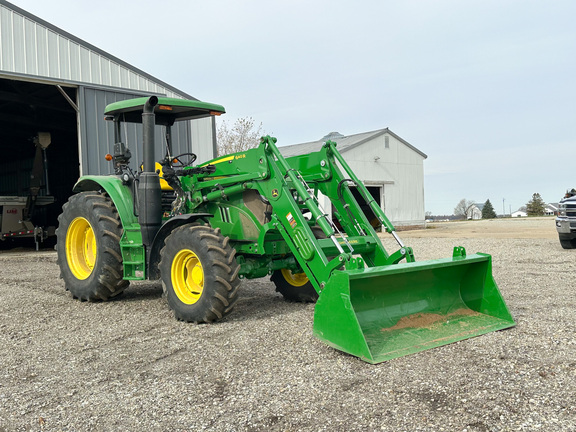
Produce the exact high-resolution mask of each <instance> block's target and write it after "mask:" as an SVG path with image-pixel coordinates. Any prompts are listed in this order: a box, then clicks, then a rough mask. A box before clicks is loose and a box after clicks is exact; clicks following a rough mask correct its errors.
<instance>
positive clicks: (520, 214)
mask: <svg viewBox="0 0 576 432" xmlns="http://www.w3.org/2000/svg"><path fill="white" fill-rule="evenodd" d="M510 216H511V217H526V216H528V213H526V211H525V210H516V211H515V212H514V213H512V214H511V215H510Z"/></svg>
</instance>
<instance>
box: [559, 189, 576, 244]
mask: <svg viewBox="0 0 576 432" xmlns="http://www.w3.org/2000/svg"><path fill="white" fill-rule="evenodd" d="M556 231H558V238H559V239H560V244H561V245H562V247H563V248H564V249H574V248H576V189H572V190H569V191H567V192H566V195H564V198H563V199H562V200H561V201H560V207H559V208H558V217H557V218H556Z"/></svg>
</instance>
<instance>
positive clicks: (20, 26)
mask: <svg viewBox="0 0 576 432" xmlns="http://www.w3.org/2000/svg"><path fill="white" fill-rule="evenodd" d="M12 32H13V34H14V38H13V44H14V45H13V53H14V70H15V71H16V72H20V73H26V58H25V55H24V53H25V51H26V48H25V39H24V18H23V17H22V16H20V15H14V17H13V19H12Z"/></svg>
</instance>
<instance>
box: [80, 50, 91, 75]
mask: <svg viewBox="0 0 576 432" xmlns="http://www.w3.org/2000/svg"><path fill="white" fill-rule="evenodd" d="M80 80H81V81H84V82H91V81H92V67H91V66H90V51H88V50H87V49H86V48H84V47H83V46H81V47H80Z"/></svg>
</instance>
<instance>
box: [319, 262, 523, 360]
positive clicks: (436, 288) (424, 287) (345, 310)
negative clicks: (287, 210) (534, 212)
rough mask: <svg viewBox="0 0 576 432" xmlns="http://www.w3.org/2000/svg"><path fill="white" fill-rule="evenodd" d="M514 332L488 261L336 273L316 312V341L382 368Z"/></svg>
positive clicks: (423, 263) (406, 264) (408, 265)
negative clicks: (485, 336)
mask: <svg viewBox="0 0 576 432" xmlns="http://www.w3.org/2000/svg"><path fill="white" fill-rule="evenodd" d="M514 325H515V323H514V320H513V318H512V316H511V315H510V312H509V311H508V308H507V307H506V304H505V303H504V300H503V299H502V296H501V295H500V292H499V290H498V287H497V285H496V283H495V281H494V279H493V277H492V261H491V257H490V255H486V254H474V255H469V256H468V257H465V256H461V257H456V256H455V257H453V258H447V259H440V260H434V261H421V262H412V263H402V264H395V265H388V266H381V267H372V268H365V269H361V270H360V269H359V270H339V271H335V272H334V273H333V274H332V276H331V278H330V280H329V281H328V282H327V284H326V286H325V287H324V289H323V290H322V292H321V293H320V296H319V298H318V301H317V303H316V308H315V311H314V335H315V336H316V337H317V338H319V339H320V340H322V341H324V342H326V343H327V344H328V345H330V346H332V347H334V348H336V349H338V350H341V351H344V352H347V353H349V354H352V355H355V356H357V357H360V358H361V359H362V360H364V361H367V362H368V363H373V364H374V363H380V362H383V361H386V360H390V359H393V358H396V357H402V356H405V355H408V354H412V353H415V352H419V351H424V350H427V349H429V348H434V347H437V346H441V345H446V344H449V343H452V342H456V341H460V340H463V339H468V338H471V337H474V336H479V335H482V334H485V333H489V332H492V331H496V330H502V329H505V328H508V327H513V326H514Z"/></svg>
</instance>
